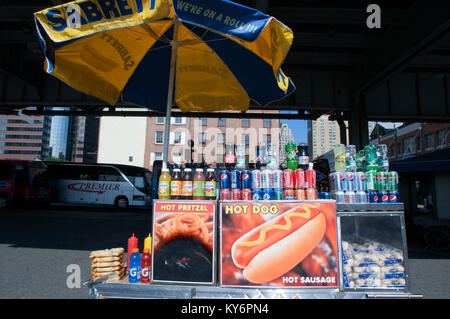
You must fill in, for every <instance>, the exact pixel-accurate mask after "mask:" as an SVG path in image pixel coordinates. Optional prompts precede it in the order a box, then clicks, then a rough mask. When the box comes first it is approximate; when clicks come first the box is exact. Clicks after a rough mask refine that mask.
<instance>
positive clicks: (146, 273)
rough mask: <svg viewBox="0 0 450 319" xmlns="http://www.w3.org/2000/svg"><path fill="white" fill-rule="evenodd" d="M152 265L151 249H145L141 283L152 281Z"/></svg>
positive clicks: (142, 259)
mask: <svg viewBox="0 0 450 319" xmlns="http://www.w3.org/2000/svg"><path fill="white" fill-rule="evenodd" d="M151 265H152V258H151V255H150V249H144V253H143V254H142V257H141V283H143V284H149V283H150V267H151Z"/></svg>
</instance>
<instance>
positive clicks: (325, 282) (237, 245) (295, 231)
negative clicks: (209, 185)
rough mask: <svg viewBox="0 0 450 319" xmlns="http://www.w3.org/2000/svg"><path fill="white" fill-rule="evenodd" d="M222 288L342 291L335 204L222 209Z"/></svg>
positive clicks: (245, 205)
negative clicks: (312, 288)
mask: <svg viewBox="0 0 450 319" xmlns="http://www.w3.org/2000/svg"><path fill="white" fill-rule="evenodd" d="M221 211H222V215H221V223H222V224H221V225H222V227H221V284H222V286H259V287H274V286H275V287H276V286H279V287H338V286H339V283H338V268H337V267H338V262H337V238H336V213H335V204H334V202H333V201H329V202H328V201H317V202H270V203H267V202H266V203H249V202H230V203H222V206H221Z"/></svg>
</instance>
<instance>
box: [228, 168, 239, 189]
mask: <svg viewBox="0 0 450 319" xmlns="http://www.w3.org/2000/svg"><path fill="white" fill-rule="evenodd" d="M230 175H231V189H241V172H240V171H238V170H237V169H235V170H232V171H231V173H230Z"/></svg>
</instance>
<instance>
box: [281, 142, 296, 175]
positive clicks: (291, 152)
mask: <svg viewBox="0 0 450 319" xmlns="http://www.w3.org/2000/svg"><path fill="white" fill-rule="evenodd" d="M284 150H285V151H286V168H287V169H291V170H293V171H295V170H296V169H297V168H298V159H297V147H296V146H295V143H293V142H288V143H286V145H285V146H284Z"/></svg>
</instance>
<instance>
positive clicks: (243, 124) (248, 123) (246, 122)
mask: <svg viewBox="0 0 450 319" xmlns="http://www.w3.org/2000/svg"><path fill="white" fill-rule="evenodd" d="M249 126H250V120H249V119H242V127H249Z"/></svg>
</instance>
